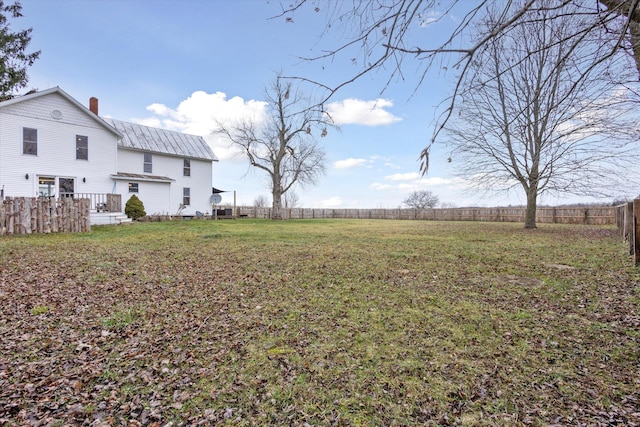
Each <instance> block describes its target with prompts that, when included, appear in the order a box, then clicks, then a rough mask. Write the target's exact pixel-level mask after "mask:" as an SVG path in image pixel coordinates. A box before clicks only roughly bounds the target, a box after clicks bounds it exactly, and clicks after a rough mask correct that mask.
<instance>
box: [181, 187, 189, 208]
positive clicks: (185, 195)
mask: <svg viewBox="0 0 640 427" xmlns="http://www.w3.org/2000/svg"><path fill="white" fill-rule="evenodd" d="M182 204H183V205H184V206H189V205H190V204H191V189H190V188H186V187H185V188H183V189H182Z"/></svg>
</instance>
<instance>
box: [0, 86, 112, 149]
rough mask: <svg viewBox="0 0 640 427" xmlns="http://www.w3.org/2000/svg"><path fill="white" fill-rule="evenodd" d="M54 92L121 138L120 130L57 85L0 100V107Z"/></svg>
mask: <svg viewBox="0 0 640 427" xmlns="http://www.w3.org/2000/svg"><path fill="white" fill-rule="evenodd" d="M54 93H56V94H58V95H60V96H62V97H63V98H64V99H66V100H67V101H69V102H70V103H71V104H73V105H74V106H75V107H76V108H78V109H79V110H80V111H82V112H83V113H84V114H86V115H87V116H88V117H90V118H91V120H94V121H96V122H97V123H98V124H100V125H101V126H103V127H104V128H106V129H107V130H108V131H109V132H111V133H113V134H114V135H115V136H116V137H118V139H119V138H122V134H121V133H120V132H118V131H117V130H116V129H115V128H114V127H113V126H111V125H109V124H108V123H107V122H105V121H104V120H103V119H102V118H101V117H99V116H97V115H96V114H93V113H92V112H91V110H89V108H87V107H85V106H84V105H82V104H81V103H80V102H78V101H77V100H76V99H75V98H73V97H72V96H71V95H69V94H68V93H67V92H65V91H64V90H62V89H60V88H59V87H58V86H56V87H52V88H50V89H46V90H41V91H39V92H34V93H30V94H28V95H22V96H16V97H15V98H11V99H8V100H6V101H2V102H0V108H3V107H8V106H9V105H14V104H18V103H20V102H24V101H29V100H31V99H36V98H40V97H43V96H47V95H51V94H54Z"/></svg>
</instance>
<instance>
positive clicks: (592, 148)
mask: <svg viewBox="0 0 640 427" xmlns="http://www.w3.org/2000/svg"><path fill="white" fill-rule="evenodd" d="M541 3H542V4H550V5H551V4H553V3H552V2H541ZM531 13H534V12H527V13H526V14H525V15H524V16H523V20H522V21H521V22H519V23H517V24H515V25H513V26H512V27H511V30H510V31H509V32H508V33H504V34H501V35H499V36H496V37H493V38H492V39H491V40H489V41H488V42H487V43H485V44H484V45H483V46H482V48H481V49H480V50H479V51H478V52H477V53H476V55H475V59H474V62H473V63H472V64H471V65H470V71H471V72H470V73H468V74H467V75H466V77H465V78H464V79H463V80H462V81H461V84H460V89H459V94H458V96H459V97H460V102H459V103H458V104H457V107H456V108H455V110H454V111H455V113H456V114H454V115H453V117H452V119H451V120H450V121H449V122H448V125H447V127H446V128H445V132H446V134H447V135H448V136H449V139H448V143H449V144H450V146H451V147H452V150H453V154H452V157H451V158H452V159H454V160H455V161H456V162H459V164H460V168H459V174H460V175H461V176H463V177H464V178H466V179H467V180H469V182H470V183H471V184H472V185H473V186H474V187H476V188H485V189H500V190H505V189H510V188H513V187H521V188H522V189H523V190H524V192H525V194H526V197H527V208H526V215H525V228H535V227H536V209H537V199H538V196H539V195H541V194H544V193H547V192H551V193H571V194H578V195H590V196H607V197H610V196H612V195H613V194H614V193H615V192H616V191H619V189H620V188H623V186H624V182H623V181H622V180H621V178H620V176H621V175H620V171H622V170H624V169H625V168H633V162H634V161H636V162H637V161H638V159H639V157H638V155H637V154H636V153H637V152H638V148H639V147H638V143H637V141H638V139H639V136H640V135H639V134H638V130H637V127H636V124H635V122H636V117H637V115H636V114H633V102H631V101H632V99H629V91H627V90H626V89H625V87H624V86H621V85H620V84H615V83H614V82H612V80H611V79H610V78H609V77H608V76H607V73H608V72H609V71H610V67H609V66H608V65H607V64H604V63H599V64H594V63H592V62H590V61H586V62H585V59H584V58H591V57H593V54H594V53H593V50H594V49H596V50H597V49H602V46H601V45H600V44H604V45H605V46H606V44H607V43H608V42H607V41H602V40H601V39H599V40H588V41H587V42H585V43H582V44H567V43H565V40H567V39H568V38H569V37H570V35H571V32H572V31H573V29H574V27H575V25H576V24H578V25H581V24H580V22H576V20H577V19H580V18H579V17H577V16H576V15H575V14H574V15H567V16H565V17H564V18H563V19H560V18H558V17H556V16H554V15H553V12H551V11H547V10H542V11H541V10H538V11H536V12H535V17H529V16H528V15H529V14H531ZM550 16H551V17H553V19H549V17H550ZM492 19H499V17H496V16H495V15H490V16H489V17H488V18H487V21H486V27H487V28H492V27H494V26H495V23H494V22H493V21H492ZM480 32H481V33H482V31H480ZM631 69H633V67H632V66H630V67H626V70H627V71H628V70H631ZM624 72H625V71H624V69H623V70H619V75H620V77H625V76H624ZM629 170H633V169H629Z"/></svg>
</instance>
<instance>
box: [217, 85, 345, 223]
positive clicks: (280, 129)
mask: <svg viewBox="0 0 640 427" xmlns="http://www.w3.org/2000/svg"><path fill="white" fill-rule="evenodd" d="M266 97H267V105H268V107H267V109H268V111H267V118H266V123H260V122H259V121H258V120H244V121H241V122H239V123H236V124H234V125H231V126H228V125H224V124H219V127H218V129H217V130H216V133H218V134H221V135H224V136H225V137H227V138H228V139H229V141H231V142H232V144H233V145H235V146H236V147H237V148H239V149H240V150H241V151H242V152H243V154H244V155H245V156H246V157H247V159H248V160H249V163H250V164H251V166H253V167H255V168H257V169H259V170H261V171H264V172H266V173H267V175H268V177H269V188H270V190H271V196H272V208H273V213H272V217H273V218H274V219H281V218H282V213H281V207H282V196H283V195H284V194H286V192H287V191H289V189H291V187H292V186H293V185H294V184H295V185H299V186H304V185H310V184H315V183H316V181H317V179H318V178H319V177H320V176H321V175H323V174H324V172H325V154H324V151H323V150H322V148H321V147H320V145H319V143H318V142H317V140H316V139H315V138H314V134H313V133H314V131H315V132H317V133H319V134H320V136H325V135H326V133H327V127H331V126H333V125H332V124H331V122H330V119H329V117H328V116H327V115H326V114H324V112H323V111H322V110H321V109H319V108H314V107H313V106H312V105H313V103H312V102H311V101H310V100H309V99H308V98H306V97H305V96H303V94H302V93H301V92H299V91H298V90H296V88H295V87H294V86H293V85H292V83H291V82H290V81H283V80H282V79H281V78H280V77H278V78H276V79H275V81H274V82H273V83H272V85H271V86H270V87H269V88H268V89H267V91H266ZM310 106H311V107H310Z"/></svg>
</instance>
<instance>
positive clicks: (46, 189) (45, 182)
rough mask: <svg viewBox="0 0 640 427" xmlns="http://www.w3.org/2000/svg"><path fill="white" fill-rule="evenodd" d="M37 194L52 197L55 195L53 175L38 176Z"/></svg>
mask: <svg viewBox="0 0 640 427" xmlns="http://www.w3.org/2000/svg"><path fill="white" fill-rule="evenodd" d="M38 195H39V196H40V197H53V196H55V195H56V179H55V177H53V176H40V177H38Z"/></svg>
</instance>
